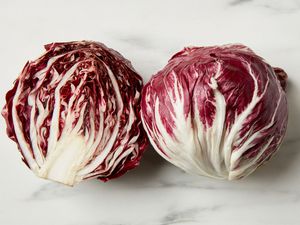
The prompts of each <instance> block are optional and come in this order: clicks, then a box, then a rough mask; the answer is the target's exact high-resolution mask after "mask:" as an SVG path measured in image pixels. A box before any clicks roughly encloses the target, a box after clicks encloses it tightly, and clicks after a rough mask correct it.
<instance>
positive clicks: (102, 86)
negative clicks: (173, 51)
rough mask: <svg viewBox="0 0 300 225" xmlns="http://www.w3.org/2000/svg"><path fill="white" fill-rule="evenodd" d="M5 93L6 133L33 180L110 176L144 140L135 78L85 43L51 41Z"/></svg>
mask: <svg viewBox="0 0 300 225" xmlns="http://www.w3.org/2000/svg"><path fill="white" fill-rule="evenodd" d="M45 49H46V53H45V54H43V55H42V56H41V57H40V58H38V59H37V60H35V61H32V62H28V63H27V64H26V65H25V67H24V69H23V71H22V73H21V74H20V75H19V77H18V78H17V80H16V81H15V83H14V87H13V89H12V90H10V91H9V92H8V93H7V95H6V105H5V106H4V109H3V111H2V115H3V116H4V118H5V120H6V123H7V133H8V136H9V137H10V138H11V139H12V140H13V141H15V142H16V143H17V144H18V148H19V150H20V152H21V154H22V158H23V161H24V162H25V163H26V165H27V166H28V167H29V168H30V169H31V170H32V171H33V172H34V173H35V174H36V175H38V176H39V177H42V178H46V179H50V180H54V181H57V182H61V183H64V184H67V185H74V184H75V183H78V182H80V181H82V180H84V179H89V178H99V179H101V180H103V181H106V180H109V179H111V178H115V177H118V176H120V175H122V174H124V173H125V172H126V171H127V170H129V169H132V168H134V167H136V166H137V165H138V164H139V161H140V158H141V155H142V152H143V150H144V148H145V145H146V143H147V139H146V135H145V134H144V131H143V129H142V124H141V120H140V116H139V111H140V93H141V90H142V86H143V83H142V78H141V77H140V76H139V75H138V74H137V73H136V72H135V70H134V69H133V67H132V66H131V64H130V62H129V61H128V60H126V59H125V58H124V57H123V56H121V55H120V54H119V53H118V52H116V51H114V50H112V49H110V48H107V47H106V46H105V45H103V44H101V43H98V42H92V41H79V42H66V43H52V44H48V45H46V46H45Z"/></svg>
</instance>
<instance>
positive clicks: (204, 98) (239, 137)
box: [141, 45, 288, 180]
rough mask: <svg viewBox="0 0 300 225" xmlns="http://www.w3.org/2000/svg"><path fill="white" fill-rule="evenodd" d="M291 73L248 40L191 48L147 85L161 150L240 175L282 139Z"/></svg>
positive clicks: (207, 169)
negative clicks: (260, 53) (258, 52)
mask: <svg viewBox="0 0 300 225" xmlns="http://www.w3.org/2000/svg"><path fill="white" fill-rule="evenodd" d="M286 78H287V75H286V73H285V72H284V71H283V70H282V69H279V68H272V67H271V66H270V65H269V64H268V63H266V61H265V60H264V59H262V58H261V57H259V56H257V55H256V54H255V53H254V52H253V51H252V50H250V49H249V48H248V47H246V46H243V45H224V46H212V47H190V48H185V49H184V50H182V51H180V52H178V53H177V54H175V55H174V56H173V57H172V58H171V59H170V60H169V62H168V64H167V65H166V66H165V67H164V68H163V69H162V70H161V71H159V72H158V73H157V74H156V75H154V76H153V77H152V79H151V80H150V81H149V82H148V83H147V84H146V85H145V87H144V89H143V92H142V100H141V116H142V121H143V125H144V128H145V129H146V132H147V134H148V137H149V139H150V141H151V143H152V145H153V146H154V148H155V150H156V151H157V152H158V153H159V154H160V155H161V156H162V157H164V158H165V159H166V160H168V161H169V162H171V163H173V164H174V165H176V166H178V167H180V168H181V169H183V170H185V171H187V172H189V173H194V174H198V175H204V176H209V177H214V178H220V179H229V180H232V179H239V178H241V177H244V176H247V175H249V174H250V173H251V172H253V171H254V170H255V169H256V168H257V167H258V166H260V165H261V164H263V163H264V162H266V161H267V160H268V159H269V158H270V157H271V156H272V155H273V154H274V153H275V152H276V150H277V149H278V148H279V145H280V144H281V142H282V139H283V136H284V134H285V131H286V127H287V117H288V113H287V99H286V95H285V87H286Z"/></svg>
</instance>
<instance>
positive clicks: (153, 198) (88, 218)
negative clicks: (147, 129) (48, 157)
mask: <svg viewBox="0 0 300 225" xmlns="http://www.w3.org/2000/svg"><path fill="white" fill-rule="evenodd" d="M0 28H1V29H0V30H1V34H0V62H1V82H0V94H1V96H0V97H1V98H0V105H1V107H2V106H3V105H4V94H5V93H6V91H7V90H8V89H9V88H11V86H12V82H13V80H14V79H15V78H16V76H17V74H18V73H19V72H20V70H21V69H22V67H23V65H24V64H25V62H26V61H27V60H28V59H34V58H36V57H37V56H39V55H40V54H41V52H42V51H43V49H42V46H43V44H45V43H48V42H53V41H68V40H82V39H88V40H97V41H101V42H104V43H105V44H107V45H108V46H110V47H112V48H114V49H116V50H118V51H120V52H121V53H122V54H123V55H124V56H126V57H127V58H128V59H130V60H131V61H132V63H133V65H134V66H135V68H136V69H137V70H138V71H139V72H140V74H141V75H142V76H143V77H144V78H145V81H147V80H148V79H149V77H150V76H151V74H153V73H154V72H156V71H157V70H158V69H160V68H162V66H164V65H165V64H166V62H167V59H168V58H169V57H170V56H171V55H172V54H173V53H174V52H176V51H178V50H180V49H181V48H183V47H184V46H188V45H214V44H225V43H235V42H239V43H243V44H246V45H248V46H250V47H251V48H253V50H255V51H256V52H257V53H258V54H260V55H262V56H263V57H265V59H267V61H269V62H270V63H271V64H272V65H274V66H279V67H282V68H284V69H285V70H286V71H287V73H288V74H289V81H290V82H289V90H288V98H289V99H288V100H289V110H290V112H289V117H290V120H289V128H288V133H287V136H286V138H285V142H284V144H283V145H282V147H281V149H280V151H279V153H278V154H277V155H276V156H275V157H274V158H273V159H272V160H271V161H270V162H269V163H268V164H267V165H265V166H263V167H261V168H259V169H258V170H257V171H256V173H254V174H253V175H251V176H250V177H248V178H247V179H244V180H241V181H235V182H227V181H219V180H212V179H209V178H204V177H196V176H191V175H188V174H185V173H184V172H182V171H181V170H179V169H177V168H175V167H174V166H172V165H171V164H169V163H167V162H165V161H164V160H163V159H161V158H160V157H159V156H158V155H157V154H156V153H155V152H154V151H153V150H152V149H149V150H148V151H147V152H146V154H145V155H144V158H143V160H142V162H141V165H140V166H139V167H138V168H137V169H135V170H133V171H131V172H129V173H127V174H126V175H125V176H123V177H121V178H119V179H116V180H113V181H111V182H108V183H101V182H100V181H97V180H92V181H87V182H83V183H81V184H79V185H77V186H76V187H74V188H70V187H65V186H63V185H60V184H56V183H51V182H49V181H45V180H42V179H38V178H37V177H35V176H34V175H33V174H32V173H31V172H30V171H29V170H28V169H27V168H26V167H25V165H24V164H23V163H22V162H21V160H20V155H19V153H18V151H17V149H16V145H15V143H13V142H12V141H10V140H9V139H8V138H7V137H6V134H5V125H4V120H3V119H2V118H1V122H0V143H1V150H0V158H1V163H0V171H1V174H2V175H1V185H0V224H1V225H34V224H38V225H44V224H45V225H53V224H61V225H82V224H84V225H137V224H142V225H167V224H168V225H169V224H180V225H192V224H203V225H204V224H205V225H208V224H224V225H226V224H228V225H241V224H249V225H269V224H272V225H277V224H278V225H282V224H285V225H299V224H300V216H299V213H300V119H299V115H300V100H299V98H300V77H299V76H300V1H299V0H298V1H297V0H294V1H293V0H289V1H280V0H276V1H271V0H269V1H268V0H261V1H259V0H226V1H221V0H219V1H197V0H185V1H174V0H168V1H162V0H152V1H141V0H129V1H124V0H119V1H104V0H103V1H96V0H95V1H91V0H87V1H79V0H74V1H58V0H52V1H47V2H42V1H32V0H27V1H15V0H12V1H1V2H0Z"/></svg>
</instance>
